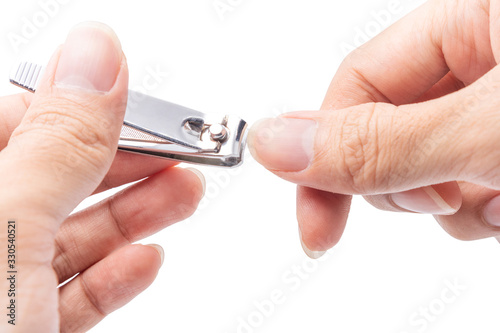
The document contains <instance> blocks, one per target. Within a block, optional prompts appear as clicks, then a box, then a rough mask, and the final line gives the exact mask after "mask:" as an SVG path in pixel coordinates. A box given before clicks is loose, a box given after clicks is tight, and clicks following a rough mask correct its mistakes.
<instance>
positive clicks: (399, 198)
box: [391, 186, 457, 215]
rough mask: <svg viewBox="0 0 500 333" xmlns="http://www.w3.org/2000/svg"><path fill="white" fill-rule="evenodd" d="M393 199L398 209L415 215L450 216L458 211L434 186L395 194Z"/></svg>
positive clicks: (392, 196)
mask: <svg viewBox="0 0 500 333" xmlns="http://www.w3.org/2000/svg"><path fill="white" fill-rule="evenodd" d="M391 199H392V202H394V204H395V205H397V206H398V207H400V208H403V209H405V210H409V211H412V212H415V213H423V214H435V215H450V214H454V213H455V212H456V211H457V210H456V209H454V208H453V207H451V206H450V205H449V204H448V203H447V202H446V201H445V200H444V199H443V197H441V195H440V194H439V193H438V192H437V191H436V190H435V189H434V188H433V187H432V186H427V187H422V188H417V189H414V190H410V191H405V192H400V193H394V194H392V195H391Z"/></svg>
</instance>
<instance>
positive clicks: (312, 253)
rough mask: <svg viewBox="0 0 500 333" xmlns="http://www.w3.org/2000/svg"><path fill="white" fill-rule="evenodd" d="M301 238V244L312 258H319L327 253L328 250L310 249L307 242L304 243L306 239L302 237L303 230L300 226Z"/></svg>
mask: <svg viewBox="0 0 500 333" xmlns="http://www.w3.org/2000/svg"><path fill="white" fill-rule="evenodd" d="M299 238H300V245H302V249H303V250H304V252H305V254H306V255H307V256H308V257H309V258H311V259H319V258H321V257H322V256H323V255H324V254H325V253H326V251H313V250H310V249H309V248H308V247H307V246H306V244H304V240H303V239H302V232H301V231H300V228H299Z"/></svg>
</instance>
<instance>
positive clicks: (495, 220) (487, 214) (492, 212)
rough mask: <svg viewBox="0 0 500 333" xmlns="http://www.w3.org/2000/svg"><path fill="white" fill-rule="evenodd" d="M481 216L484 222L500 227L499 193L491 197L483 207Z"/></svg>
mask: <svg viewBox="0 0 500 333" xmlns="http://www.w3.org/2000/svg"><path fill="white" fill-rule="evenodd" d="M483 218H484V220H485V221H486V223H488V224H490V225H492V226H494V227H500V195H499V196H496V197H494V198H493V199H491V200H490V201H489V202H488V203H487V204H486V205H485V206H484V209H483Z"/></svg>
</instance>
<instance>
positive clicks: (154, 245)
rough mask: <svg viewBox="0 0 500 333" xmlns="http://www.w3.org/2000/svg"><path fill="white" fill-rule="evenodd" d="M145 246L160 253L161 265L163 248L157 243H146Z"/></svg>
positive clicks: (163, 253)
mask: <svg viewBox="0 0 500 333" xmlns="http://www.w3.org/2000/svg"><path fill="white" fill-rule="evenodd" d="M146 246H150V247H152V248H153V249H155V250H156V251H158V254H159V255H160V266H161V265H163V259H164V258H165V251H163V248H162V247H161V246H160V245H158V244H148V245H146Z"/></svg>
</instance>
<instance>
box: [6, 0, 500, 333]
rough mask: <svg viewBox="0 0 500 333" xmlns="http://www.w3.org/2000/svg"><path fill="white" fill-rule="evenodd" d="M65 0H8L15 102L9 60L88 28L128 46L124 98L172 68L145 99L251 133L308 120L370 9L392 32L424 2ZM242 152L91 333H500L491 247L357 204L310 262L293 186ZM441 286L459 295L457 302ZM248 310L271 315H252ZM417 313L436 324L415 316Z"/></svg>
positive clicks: (38, 52) (161, 236)
mask: <svg viewBox="0 0 500 333" xmlns="http://www.w3.org/2000/svg"><path fill="white" fill-rule="evenodd" d="M48 1H49V0H44V1H41V2H42V3H45V2H48ZM60 2H61V3H62V0H61V1H60ZM65 2H66V3H65V4H60V5H59V6H58V8H57V9H54V8H53V9H54V10H53V13H52V17H50V19H48V20H47V21H43V17H42V16H43V14H42V16H39V15H40V12H42V13H43V9H42V6H41V5H40V2H38V1H33V0H29V1H28V0H24V1H9V2H8V5H7V4H6V2H4V6H3V8H2V10H0V25H1V39H0V43H1V44H0V45H1V56H0V57H1V59H2V61H1V62H0V78H3V79H2V80H1V81H0V88H1V90H2V94H11V93H16V92H19V90H18V89H17V88H15V87H11V86H10V85H9V84H8V74H9V71H10V68H11V65H12V64H13V63H14V62H15V61H16V60H18V59H29V60H34V61H37V62H41V63H45V62H46V61H47V60H48V58H49V57H50V55H51V53H52V52H53V50H54V49H55V48H56V46H57V45H59V44H61V43H62V42H63V41H64V39H65V36H66V34H67V32H68V30H69V29H70V28H71V27H72V26H73V25H74V24H76V23H78V22H81V21H86V20H98V21H102V22H105V23H107V24H109V25H110V26H112V27H113V28H114V29H115V31H116V32H117V34H118V35H119V37H120V39H121V41H122V44H123V49H124V51H125V53H126V55H127V57H128V61H129V67H130V75H131V88H138V87H139V88H140V86H141V85H142V81H143V80H144V78H145V77H146V76H147V75H148V73H149V72H150V71H155V70H157V71H158V70H159V71H161V72H168V76H167V77H164V78H163V79H162V80H160V82H159V84H158V87H157V88H156V89H153V90H150V91H148V93H149V94H151V95H154V96H157V97H160V98H163V99H167V100H169V101H171V102H175V103H179V104H182V105H185V106H188V107H191V108H194V109H198V110H200V111H203V112H222V113H233V114H238V115H240V116H241V117H243V118H245V119H246V120H248V121H249V122H250V123H252V122H254V121H255V120H257V119H258V118H261V117H269V116H274V115H276V114H278V113H281V112H284V111H292V110H314V109H317V108H318V107H319V106H320V104H321V102H322V99H323V97H324V94H325V91H326V89H327V87H328V84H329V82H330V80H331V78H332V76H333V75H334V73H335V71H336V69H337V68H338V66H339V64H340V62H341V61H342V59H343V57H344V56H345V52H344V51H343V50H342V46H343V47H346V46H347V45H355V44H356V43H357V42H358V41H357V38H356V37H360V36H359V32H360V31H368V33H369V34H371V35H373V33H376V32H378V31H380V30H381V29H382V28H385V27H387V26H388V23H387V22H381V23H380V22H379V23H378V22H377V20H375V17H374V16H373V13H380V12H381V11H386V13H387V12H388V11H389V10H392V13H391V15H390V16H391V17H390V21H391V22H393V21H394V20H396V19H399V18H400V17H402V16H404V14H405V13H408V12H409V11H411V10H412V9H413V8H415V7H416V6H418V5H419V1H416V0H415V1H411V0H401V1H397V0H396V1H395V2H394V1H392V2H393V3H392V4H390V0H377V1H375V0H352V1H332V0H309V1H305V0H304V1H293V0H223V1H221V2H222V3H229V4H230V6H231V10H230V11H227V12H225V13H224V15H222V16H221V15H219V13H218V12H217V11H216V10H215V8H214V6H213V5H214V1H213V0H190V1H181V0H176V1H173V0H169V1H162V2H160V1H152V0H141V1H120V2H118V1H96V0H85V1H83V0H72V1H71V0H70V1H67V0H66V1H65ZM394 8H397V9H398V10H397V11H394ZM37 15H38V16H37ZM36 19H38V21H36ZM23 20H28V21H31V22H33V20H35V21H36V22H37V24H38V25H39V26H40V28H39V29H38V31H36V32H34V33H33V34H32V36H28V37H29V38H26V41H25V43H23V44H21V45H18V47H14V46H13V44H12V43H11V42H10V41H9V36H11V37H12V36H13V34H17V35H21V36H22V27H23V24H24V23H23V22H24V21H23ZM357 34H358V36H356V35H357ZM25 37H26V36H25ZM358 39H359V38H358ZM246 157H247V159H246V162H245V164H244V165H243V166H242V167H241V168H239V169H235V170H232V171H231V172H230V173H228V172H227V171H225V170H223V169H217V168H201V169H202V170H203V172H204V173H205V174H206V177H207V182H208V184H207V186H208V187H207V195H206V198H205V200H204V202H203V203H202V205H201V206H200V209H199V211H198V213H197V214H196V215H195V216H193V217H191V218H190V219H189V220H188V221H185V222H182V223H179V224H177V225H174V226H172V227H170V228H168V229H166V230H163V231H162V232H160V233H158V234H157V235H155V236H153V237H150V238H149V239H146V240H144V241H142V243H144V244H148V243H159V244H161V245H162V246H163V247H164V248H165V252H166V256H165V262H164V265H163V267H162V268H161V270H160V273H159V275H158V277H157V279H156V281H155V282H154V284H153V285H152V286H151V287H150V288H149V289H148V290H147V291H146V292H144V293H143V294H141V295H140V296H138V297H137V298H136V299H135V300H134V301H132V303H130V304H128V305H126V306H125V307H124V308H122V309H120V310H119V311H117V312H116V313H113V314H112V315H110V316H109V317H108V318H106V319H105V320H104V321H103V322H102V323H101V324H99V325H98V326H97V327H96V328H95V329H93V330H92V332H95V333H97V332H207V333H211V332H224V333H230V332H231V333H233V332H242V333H251V332H394V333H403V332H407V333H413V332H498V331H499V329H500V319H499V318H500V315H499V313H500V298H499V295H500V292H499V290H500V285H499V284H500V283H499V281H500V279H499V277H500V264H499V257H500V244H498V242H496V241H495V240H494V239H488V240H482V241H475V242H461V241H458V240H455V239H453V238H451V237H450V236H448V235H447V234H446V233H445V232H444V231H443V230H442V229H441V228H440V227H439V226H438V225H437V223H436V222H435V221H434V220H433V219H432V217H429V216H418V215H413V214H395V213H387V212H380V211H377V210H375V209H374V208H371V207H370V206H369V205H368V204H366V203H365V202H363V200H362V199H361V198H355V199H354V203H353V207H352V213H351V216H350V219H349V223H348V226H347V229H346V232H345V235H344V237H343V239H342V241H341V242H340V244H339V245H338V246H337V247H336V248H335V249H333V250H331V251H330V252H329V254H328V255H327V256H326V257H325V259H324V260H322V261H319V262H316V263H313V262H311V261H310V260H308V259H307V258H306V256H305V255H304V254H303V253H302V250H301V247H300V245H299V239H298V233H297V223H296V219H295V189H294V186H293V185H291V184H288V183H286V182H284V181H282V180H280V179H278V178H277V177H275V176H273V175H272V174H270V173H269V172H267V171H266V170H264V169H263V168H262V167H260V166H259V165H257V163H255V162H254V161H253V160H252V159H251V157H250V155H249V154H247V155H246ZM165 186H168V184H165ZM93 200H94V201H95V200H96V199H93ZM85 204H88V202H87V203H85ZM138 223H147V221H138ZM297 267H299V268H300V273H298V272H297V270H296V269H297ZM304 272H308V273H304ZM450 283H452V284H453V283H458V284H459V285H461V286H463V287H465V290H460V291H456V292H455V294H454V293H453V292H452V291H450V290H449V284H450ZM271 293H281V294H282V297H281V301H282V302H280V303H281V304H275V305H273V307H270V306H269V304H268V303H269V300H270V299H271ZM442 295H444V298H445V299H446V300H447V303H445V302H443V299H442V297H443V296H442ZM450 298H452V299H451V300H450ZM257 303H258V304H267V305H266V306H265V309H264V310H262V309H260V310H259V306H258V305H256V304H257ZM424 308H430V313H431V315H432V317H429V318H432V319H423V318H424V317H422V316H420V315H419V314H418V311H419V309H420V310H421V309H424ZM242 321H244V322H245V323H246V324H247V325H249V326H247V327H245V328H243V326H241V325H242V324H241V323H242ZM250 325H251V326H250ZM238 327H240V328H239V330H238Z"/></svg>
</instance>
